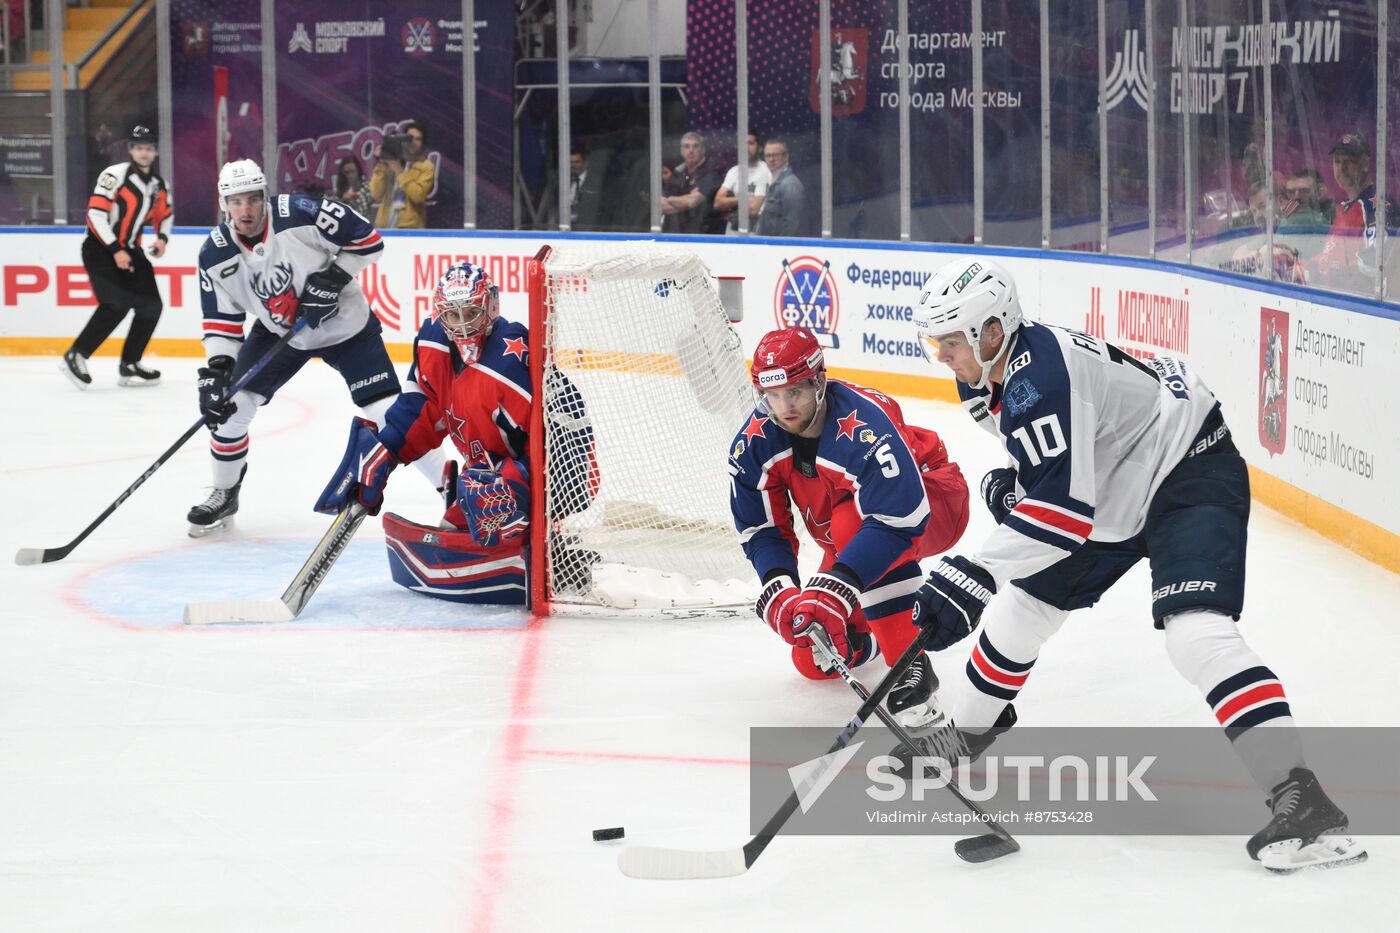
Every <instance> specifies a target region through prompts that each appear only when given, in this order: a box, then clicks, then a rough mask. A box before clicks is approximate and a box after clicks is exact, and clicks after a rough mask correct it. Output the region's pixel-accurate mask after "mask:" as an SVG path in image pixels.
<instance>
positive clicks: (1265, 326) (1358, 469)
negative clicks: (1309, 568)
mask: <svg viewBox="0 0 1400 933" xmlns="http://www.w3.org/2000/svg"><path fill="white" fill-rule="evenodd" d="M205 233H206V231H203V230H193V229H187V228H180V229H178V230H177V232H176V234H175V236H174V239H173V241H172V242H171V244H170V248H169V250H168V251H167V253H166V255H165V257H163V258H162V259H160V260H156V261H155V263H154V265H155V268H156V272H157V280H158V282H159V283H160V286H161V292H162V295H163V296H164V298H165V300H166V313H165V315H164V317H163V318H162V319H161V323H160V327H159V329H158V331H157V338H156V340H155V342H154V344H153V352H154V353H156V354H159V355H165V356H196V355H199V354H200V352H201V351H200V347H199V343H198V338H199V333H200V314H199V283H198V277H197V275H196V257H197V254H198V250H199V247H200V245H201V243H202V242H203V239H204V236H205ZM82 237H83V232H82V231H81V230H78V229H75V228H62V229H54V230H43V231H36V230H34V229H32V228H14V227H10V228H0V256H3V257H4V259H3V260H0V353H19V354H35V353H37V354H48V353H55V354H56V353H58V352H61V351H62V350H63V349H64V348H66V347H67V346H68V344H69V342H70V341H71V339H72V335H73V334H75V333H76V332H77V331H78V329H79V328H80V327H81V326H82V325H83V323H84V322H85V321H86V319H87V316H88V314H89V313H90V310H91V308H92V305H93V298H92V293H91V290H90V288H89V286H88V282H87V277H86V274H85V273H84V271H83V268H82V264H81V261H80V259H79V248H80V244H81V242H82ZM565 238H568V239H592V240H601V241H604V242H613V243H615V244H616V246H617V248H618V249H620V250H625V249H626V242H627V240H628V239H632V238H629V237H625V236H622V235H597V234H594V235H588V236H583V235H567V234H552V235H540V234H491V235H472V234H466V233H457V232H451V231H432V232H427V233H421V234H398V233H389V234H386V246H385V251H384V255H383V258H382V259H381V260H380V261H379V263H378V264H377V265H376V266H373V267H371V268H370V269H367V270H366V271H365V272H363V273H362V274H361V277H360V283H361V287H362V288H363V289H364V291H365V293H366V296H367V297H368V298H369V301H370V304H371V306H372V307H373V308H374V310H375V313H376V314H377V315H378V317H379V318H380V320H381V322H382V323H383V325H384V329H385V336H386V340H387V341H388V342H389V343H390V345H391V350H392V351H393V353H394V356H395V358H396V359H398V360H400V361H404V362H406V361H407V360H408V359H409V354H410V351H411V344H412V340H413V335H414V334H415V333H416V331H417V328H418V326H419V324H420V323H421V322H422V321H423V320H424V319H425V317H426V316H427V315H428V314H429V308H430V296H431V292H432V287H433V284H434V283H435V281H436V279H437V276H438V274H439V273H440V272H441V270H442V269H444V268H445V267H446V266H447V265H449V264H450V263H452V262H454V261H456V260H457V259H467V260H469V261H472V262H477V263H480V264H483V265H485V266H486V268H487V269H488V271H490V273H491V274H492V276H493V277H494V278H495V280H496V282H497V283H498V285H499V286H500V289H501V298H502V308H503V313H505V314H506V315H507V316H508V317H513V318H518V319H524V317H525V315H526V311H527V299H526V293H525V266H526V262H527V261H528V259H529V258H530V257H531V256H533V255H534V254H535V252H536V251H537V250H538V249H539V247H540V246H542V245H544V244H546V243H552V242H559V241H560V240H561V239H565ZM671 239H672V240H675V241H679V242H685V243H686V246H687V248H691V249H694V251H695V252H696V253H697V254H699V255H700V257H701V258H702V259H703V260H704V262H705V263H706V264H707V265H708V266H709V268H710V270H711V271H712V272H713V273H715V274H716V275H726V276H743V278H744V284H743V302H744V319H743V321H742V322H741V323H740V324H738V325H737V326H738V329H739V331H740V334H741V336H742V337H743V340H744V344H745V346H748V347H752V346H753V344H754V343H755V342H756V341H757V340H758V338H759V336H761V335H762V334H763V333H764V332H766V331H768V330H771V329H772V328H774V327H778V326H786V325H802V326H806V327H808V328H810V329H811V330H813V331H814V332H815V333H816V334H817V336H818V339H819V340H821V341H822V343H823V344H824V345H825V346H826V347H827V359H828V362H829V364H830V365H831V366H832V367H833V369H835V370H836V371H837V374H838V375H844V376H846V377H848V378H853V379H856V380H858V381H861V382H864V383H866V384H868V385H871V386H873V387H875V388H879V389H882V390H884V391H887V392H891V393H896V394H901V395H914V396H923V397H934V398H944V399H951V398H953V397H954V394H953V388H952V383H951V382H949V381H948V380H946V379H943V378H941V375H942V374H941V373H940V372H938V371H935V370H934V369H933V368H932V367H930V366H929V365H928V364H927V363H925V362H924V361H923V359H922V358H921V357H920V355H919V349H918V344H917V343H916V341H915V339H914V330H913V326H912V324H911V323H910V320H911V316H912V309H913V307H914V305H915V304H916V303H917V300H918V293H919V285H920V284H921V282H922V280H923V278H924V277H925V276H926V275H927V274H928V273H929V272H931V271H932V270H934V269H936V268H938V266H939V265H941V264H942V263H944V262H947V261H949V260H950V259H952V258H955V257H957V256H960V255H966V254H969V253H976V252H979V251H978V250H973V249H972V248H970V247H963V246H952V245H943V244H938V245H924V244H917V245H916V244H869V243H856V242H852V241H821V240H787V241H783V240H745V241H742V242H741V241H738V240H736V239H731V238H671ZM980 252H981V253H983V254H987V255H992V256H994V257H995V259H996V260H997V261H998V262H1000V263H1002V264H1003V265H1005V266H1006V267H1007V268H1008V269H1009V270H1010V271H1011V272H1012V273H1013V274H1014V275H1015V277H1016V281H1017V285H1018V288H1019V289H1020V292H1021V299H1022V303H1023V306H1024V307H1025V310H1026V312H1027V313H1028V314H1029V315H1030V316H1032V317H1034V318H1036V319H1038V320H1042V321H1046V322H1049V323H1054V324H1061V325H1065V326H1069V327H1073V328H1076V329H1079V330H1084V331H1087V332H1089V333H1093V334H1095V335H1098V336H1102V337H1104V338H1105V339H1107V340H1109V341H1110V342H1113V343H1115V344H1118V345H1119V346H1121V347H1123V348H1124V349H1125V350H1128V351H1129V352H1131V353H1134V354H1136V355H1142V356H1150V355H1156V354H1171V355H1175V356H1180V357H1183V358H1185V359H1186V360H1188V361H1189V362H1190V363H1192V364H1193V365H1194V366H1196V367H1197V368H1198V369H1199V370H1200V372H1201V373H1202V375H1203V376H1204V377H1205V379H1206V381H1207V383H1208V384H1209V385H1210V386H1211V387H1212V389H1214V391H1215V392H1216V394H1217V395H1218V396H1219V397H1220V399H1221V401H1222V404H1223V406H1224V409H1225V415H1226V419H1227V421H1228V422H1229V424H1230V426H1231V428H1232V430H1233V432H1234V436H1235V442H1236V444H1237V445H1238V446H1239V447H1240V450H1241V451H1242V452H1243V454H1244V456H1245V458H1246V460H1248V461H1249V463H1250V465H1251V467H1252V468H1253V469H1252V471H1251V472H1252V473H1253V476H1254V481H1255V493H1256V496H1258V497H1259V498H1260V499H1261V500H1262V501H1264V502H1266V503H1267V504H1269V505H1272V506H1274V507H1277V508H1279V509H1280V510H1282V511H1284V512H1285V513H1286V514H1289V515H1291V516H1293V517H1294V518H1297V519H1298V520H1300V521H1303V522H1304V523H1305V524H1307V525H1309V526H1310V527H1313V528H1315V529H1317V530H1318V531H1320V532H1322V533H1324V534H1326V535H1327V536H1329V537H1331V538H1334V539H1335V540H1338V541H1340V542H1341V543H1343V544H1345V545H1346V546H1348V547H1351V548H1352V549H1354V550H1356V551H1358V552H1359V553H1361V554H1363V555H1364V556H1366V557H1368V558H1369V559H1371V560H1373V561H1376V562H1377V563H1380V564H1382V565H1384V566H1387V567H1389V568H1390V569H1392V570H1397V571H1400V546H1397V545H1400V497H1396V496H1394V495H1391V494H1390V490H1391V489H1392V488H1393V486H1394V481H1393V474H1392V473H1391V471H1392V470H1393V469H1394V464H1396V463H1397V462H1400V432H1396V431H1395V430H1394V428H1393V425H1395V424H1396V423H1397V420H1398V419H1397V411H1396V406H1397V402H1396V400H1395V398H1394V394H1393V393H1392V392H1390V391H1389V390H1388V383H1387V382H1386V376H1385V373H1388V372H1397V371H1400V310H1397V309H1396V308H1395V307H1394V306H1393V305H1392V306H1385V305H1381V304H1379V303H1376V302H1370V301H1364V300H1358V299H1348V298H1343V297H1340V296H1331V295H1327V294H1324V293H1322V292H1317V291H1312V290H1309V289H1304V288H1295V287H1288V286H1281V285H1272V284H1269V283H1259V282H1255V281H1253V280H1251V279H1249V278H1246V277H1244V276H1239V275H1234V274H1231V273H1223V272H1216V271H1212V270H1207V269H1192V268H1185V267H1181V266H1177V265H1173V264H1168V263H1160V262H1154V261H1151V260H1139V259H1131V258H1126V257H1108V256H1098V255H1091V254H1078V253H1063V252H1052V251H1039V250H1016V249H1005V248H987V249H983V250H980ZM102 352H115V350H114V349H113V347H112V346H111V345H110V344H109V345H108V346H107V347H104V350H103V351H102Z"/></svg>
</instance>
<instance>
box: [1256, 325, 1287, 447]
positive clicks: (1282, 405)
mask: <svg viewBox="0 0 1400 933" xmlns="http://www.w3.org/2000/svg"><path fill="white" fill-rule="evenodd" d="M1287 346H1288V312H1287V311H1275V310H1274V309H1273V308H1260V309H1259V443H1260V444H1262V445H1263V446H1264V449H1265V450H1267V451H1268V452H1269V453H1271V454H1274V455H1278V454H1281V453H1283V448H1284V447H1285V446H1287V443H1288V392H1287V391H1285V390H1286V388H1287V386H1288V353H1287V352H1286V349H1285V348H1286V347H1287Z"/></svg>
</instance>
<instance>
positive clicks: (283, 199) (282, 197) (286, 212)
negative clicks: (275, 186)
mask: <svg viewBox="0 0 1400 933" xmlns="http://www.w3.org/2000/svg"><path fill="white" fill-rule="evenodd" d="M277 216H279V217H290V216H292V196H291V195H290V194H279V195H278V196H277Z"/></svg>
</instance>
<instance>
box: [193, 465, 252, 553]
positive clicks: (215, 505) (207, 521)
mask: <svg viewBox="0 0 1400 933" xmlns="http://www.w3.org/2000/svg"><path fill="white" fill-rule="evenodd" d="M247 472H248V468H247V467H246V466H245V467H244V468H243V470H242V471H241V472H240V473H239V474H238V482H236V483H234V484H233V486H232V487H230V488H228V489H213V490H210V492H209V498H207V499H205V500H204V501H203V502H201V503H200V504H199V505H196V506H195V507H194V508H192V509H190V511H189V514H188V515H186V516H185V520H186V521H188V522H189V523H190V537H191V538H202V537H204V536H205V535H208V534H212V533H213V532H215V531H219V530H220V529H224V528H230V527H232V526H233V516H234V515H235V514H236V513H237V512H238V490H239V489H240V488H241V487H242V486H243V474H244V473H247Z"/></svg>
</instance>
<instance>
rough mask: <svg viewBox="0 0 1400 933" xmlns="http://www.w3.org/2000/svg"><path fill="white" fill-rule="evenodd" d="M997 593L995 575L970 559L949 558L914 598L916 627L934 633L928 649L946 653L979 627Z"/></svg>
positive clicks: (944, 559) (944, 560) (943, 561)
mask: <svg viewBox="0 0 1400 933" xmlns="http://www.w3.org/2000/svg"><path fill="white" fill-rule="evenodd" d="M996 591H997V584H996V581H995V580H993V579H992V575H991V574H989V573H987V571H985V570H983V569H982V568H981V567H979V566H977V565H976V564H974V563H973V562H972V561H970V560H968V559H967V558H966V557H945V558H943V559H942V560H940V561H939V562H938V563H937V565H935V566H934V568H933V572H932V573H930V574H929V575H928V579H927V580H925V581H924V585H923V586H921V587H919V592H918V593H916V594H915V595H914V624H915V625H917V626H919V627H920V628H923V629H932V630H933V635H932V636H931V637H930V638H929V641H928V647H929V650H931V651H942V650H943V649H944V648H946V647H948V646H949V645H951V644H953V643H954V642H958V641H962V640H963V639H964V638H966V637H967V636H968V635H969V634H971V633H972V630H973V629H975V628H976V627H977V623H978V621H979V620H980V619H981V618H982V610H983V609H986V608H987V603H988V602H990V601H991V598H992V594H994V593H995V592H996Z"/></svg>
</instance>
